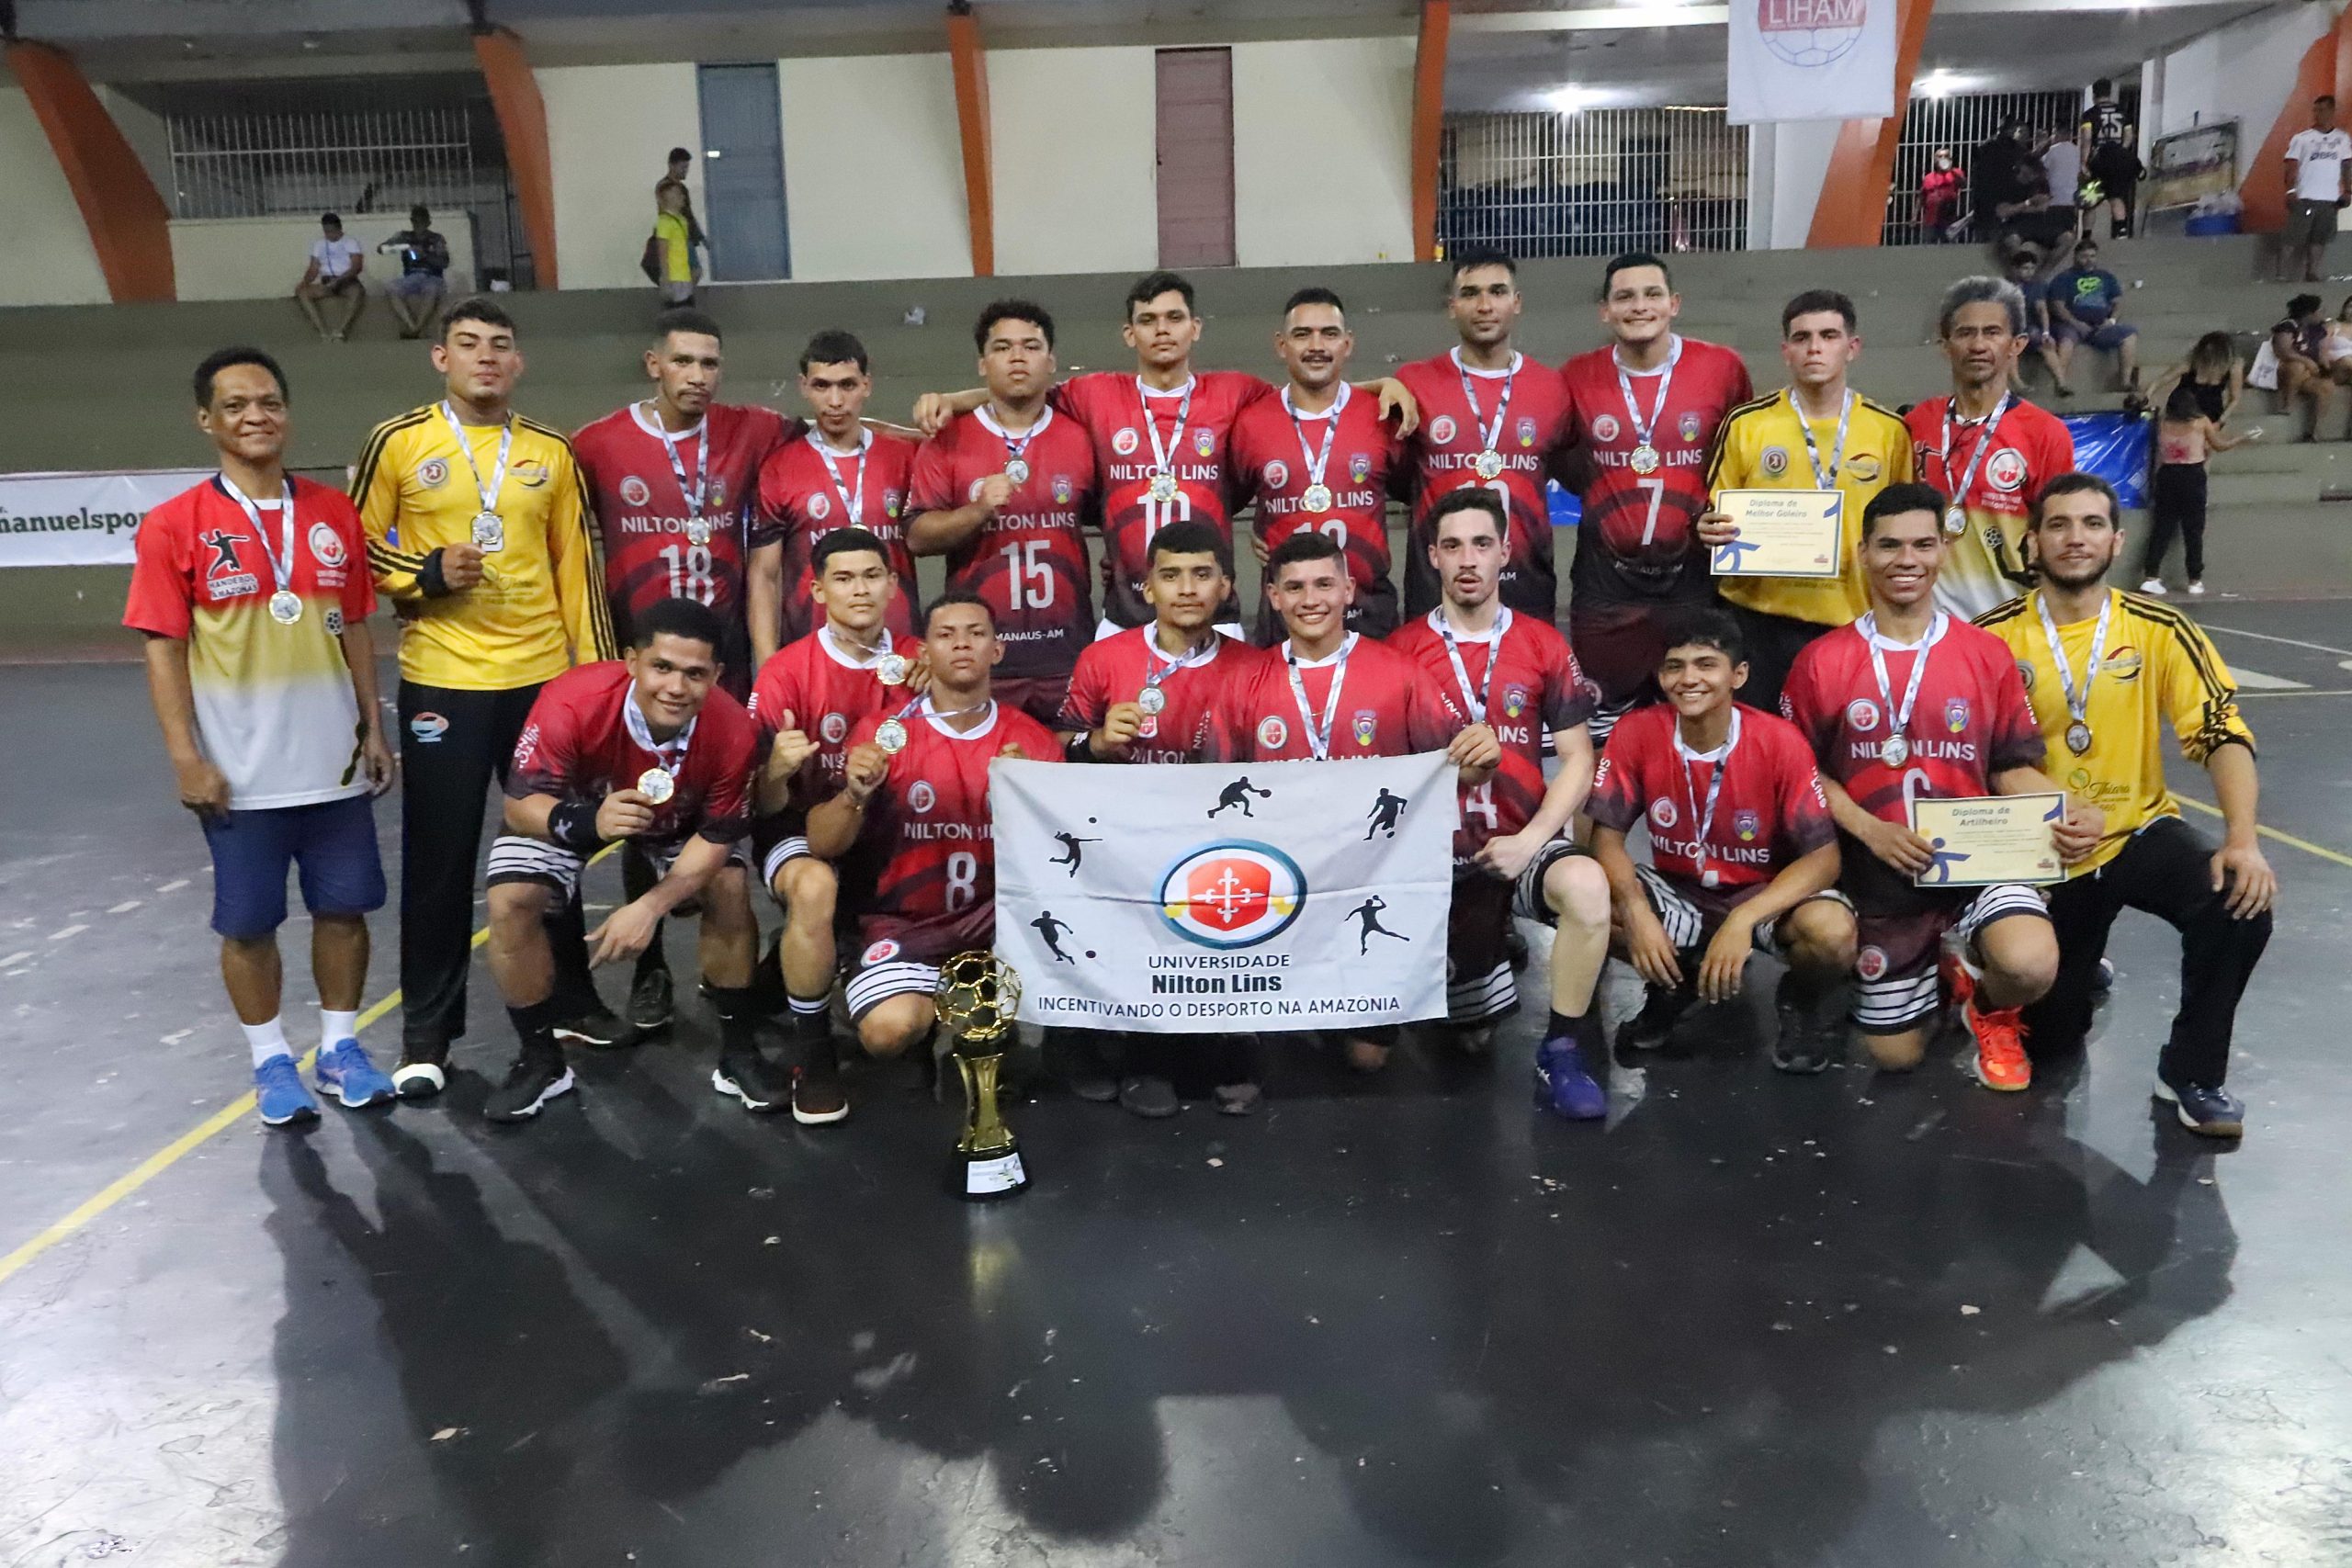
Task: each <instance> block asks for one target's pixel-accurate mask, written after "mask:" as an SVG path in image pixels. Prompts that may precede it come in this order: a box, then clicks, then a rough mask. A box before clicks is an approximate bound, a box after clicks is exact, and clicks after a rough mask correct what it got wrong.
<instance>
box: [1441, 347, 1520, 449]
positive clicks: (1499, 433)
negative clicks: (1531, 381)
mask: <svg viewBox="0 0 2352 1568" xmlns="http://www.w3.org/2000/svg"><path fill="white" fill-rule="evenodd" d="M1525 358H1526V356H1525V355H1521V354H1517V353H1514V354H1513V355H1511V356H1510V369H1509V370H1506V371H1504V372H1503V395H1502V398H1501V400H1499V401H1498V402H1497V403H1496V404H1495V419H1494V423H1492V424H1489V423H1487V416H1486V415H1484V414H1482V413H1480V412H1478V390H1477V389H1476V387H1475V386H1473V385H1472V384H1471V379H1472V378H1471V375H1470V367H1468V366H1466V365H1464V364H1463V363H1462V351H1461V350H1460V349H1458V348H1457V349H1455V350H1454V351H1453V368H1454V371H1455V373H1456V374H1457V375H1459V376H1460V377H1461V378H1462V400H1463V401H1464V402H1466V403H1468V404H1469V405H1470V423H1472V424H1473V425H1475V426H1476V427H1477V431H1478V439H1479V441H1480V442H1481V443H1483V444H1484V445H1483V450H1485V451H1488V452H1499V451H1501V450H1502V442H1503V416H1504V415H1505V414H1507V413H1509V412H1510V389H1511V383H1512V382H1514V381H1516V380H1518V379H1519V367H1520V366H1521V364H1522V363H1523V362H1524V360H1525Z"/></svg>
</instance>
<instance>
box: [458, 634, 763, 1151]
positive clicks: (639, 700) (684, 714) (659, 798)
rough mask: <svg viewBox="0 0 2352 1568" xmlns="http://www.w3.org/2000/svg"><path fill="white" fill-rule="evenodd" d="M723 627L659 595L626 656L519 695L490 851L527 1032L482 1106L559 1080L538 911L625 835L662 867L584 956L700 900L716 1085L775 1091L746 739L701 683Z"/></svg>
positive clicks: (513, 985) (510, 969)
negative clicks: (518, 724)
mask: <svg viewBox="0 0 2352 1568" xmlns="http://www.w3.org/2000/svg"><path fill="white" fill-rule="evenodd" d="M720 635H721V627H720V625H719V621H718V616H717V615H714V614H712V613H711V611H710V610H709V609H708V608H707V606H705V605H702V604H695V602H694V601H692V600H690V599H665V600H663V601H662V602H661V603H660V604H655V605H653V606H652V607H651V608H650V609H649V610H648V611H647V612H646V613H645V614H644V615H641V616H639V618H638V622H637V626H636V629H635V638H636V640H635V643H634V645H633V646H632V647H631V648H630V649H629V650H628V657H627V658H626V659H620V660H604V661H602V662H599V663H595V664H586V665H582V666H581V667H580V668H579V669H577V670H574V671H571V672H570V673H568V674H565V675H561V676H559V677H557V678H556V679H555V680H553V681H550V682H548V684H547V686H546V688H545V689H544V690H542V691H541V692H540V693H539V695H538V699H537V701H536V702H534V703H533V704H532V705H531V713H530V718H529V721H528V722H527V723H526V724H525V725H524V727H523V733H522V737H521V739H519V740H518V741H517V742H516V743H515V762H514V766H513V768H512V769H511V770H510V771H509V773H508V774H507V780H506V795H507V800H506V831H505V832H504V833H503V834H501V835H500V836H499V839H498V840H497V842H495V843H493V844H492V846H491V850H490V874H489V882H490V968H491V973H492V975H493V976H496V977H497V980H498V988H499V990H500V992H501V993H502V994H503V995H504V997H505V998H506V1010H507V1016H508V1017H510V1018H511V1019H513V1020H514V1021H515V1034H516V1036H517V1037H518V1038H519V1039H520V1040H521V1042H522V1051H521V1053H520V1055H517V1056H516V1057H515V1066H514V1067H513V1069H512V1070H511V1071H509V1072H508V1073H507V1075H506V1081H505V1082H504V1083H503V1084H501V1085H500V1086H499V1088H498V1089H496V1090H495V1091H493V1092H492V1095H491V1096H490V1099H489V1100H488V1101H487V1102H485V1103H484V1105H483V1106H482V1113H483V1114H484V1115H486V1116H488V1117H489V1118H490V1119H491V1120H492V1121H493V1122H526V1121H528V1120H530V1119H531V1118H532V1117H534V1116H536V1115H537V1114H538V1113H539V1111H540V1108H541V1107H543V1106H545V1105H546V1104H547V1102H548V1100H552V1099H554V1098H555V1097H556V1096H558V1095H560V1094H565V1093H569V1092H570V1091H571V1087H572V1080H571V1067H570V1066H567V1065H566V1064H565V1062H564V1059H563V1049H562V1047H561V1046H560V1045H559V1044H557V1043H556V1039H555V1034H554V1027H555V1024H556V1023H557V1021H558V1020H557V1017H556V1010H555V1007H554V1005H553V1003H552V1002H551V1000H550V996H551V993H552V991H553V988H554V982H555V969H554V954H553V953H552V951H551V949H550V947H549V945H548V937H547V932H546V930H545V928H544V927H543V926H542V924H541V923H540V922H541V918H542V917H543V916H544V915H545V914H546V912H547V911H548V908H551V907H552V905H553V902H554V901H555V900H558V899H561V898H569V897H571V895H572V893H573V892H574V890H575V889H576V888H577V887H578V886H579V883H580V874H581V873H582V871H583V870H584V869H586V867H587V864H588V862H589V860H590V859H591V858H592V857H593V856H594V855H595V854H596V853H597V852H599V851H600V850H603V849H604V848H605V846H606V845H608V844H611V843H613V842H615V841H616V840H621V839H633V840H637V842H638V844H639V846H640V847H642V848H643V849H644V850H645V852H646V853H647V856H648V858H649V859H650V860H651V861H652V863H653V864H654V866H655V868H656V869H657V870H658V872H659V873H660V875H661V880H660V881H659V882H657V883H655V884H654V886H653V887H652V889H651V890H650V891H649V892H647V893H646V894H645V895H644V896H643V897H639V898H636V899H633V900H631V901H630V902H629V903H627V904H624V905H623V906H621V908H618V909H616V910H615V911H614V912H613V914H612V916H611V917H610V918H609V919H606V920H605V923H604V924H603V925H601V926H599V927H598V928H597V929H596V930H595V931H593V932H591V933H590V935H589V941H590V942H591V943H592V944H593V948H592V955H593V957H594V962H596V963H597V964H607V963H612V962H615V961H616V960H622V959H632V958H635V957H636V956H637V955H638V954H639V953H642V952H643V951H644V950H645V945H646V943H647V942H650V941H651V940H652V938H653V933H654V931H655V930H656V929H657V928H658V927H659V925H660V924H661V921H662V918H663V917H664V916H666V915H669V914H672V913H674V912H676V911H677V910H679V909H680V908H683V907H684V906H685V905H687V904H688V903H689V902H691V901H695V900H699V901H700V907H701V911H702V975H703V983H704V986H705V987H706V988H707V993H708V995H709V997H710V1002H711V1007H712V1009H713V1010H715V1011H716V1012H717V1013H718V1031H719V1056H718V1070H717V1071H715V1072H713V1073H712V1074H711V1079H710V1082H711V1087H712V1088H713V1089H717V1090H718V1092H719V1093H721V1094H729V1095H733V1096H734V1097H735V1098H737V1099H738V1100H741V1101H742V1102H743V1104H744V1107H745V1108H746V1109H747V1110H752V1111H773V1110H775V1109H776V1108H778V1107H779V1106H781V1105H783V1104H784V1102H785V1100H786V1090H785V1089H781V1088H779V1087H777V1085H776V1084H775V1080H774V1078H773V1077H771V1074H770V1072H769V1069H768V1066H767V1064H766V1063H765V1062H764V1061H763V1060H762V1059H761V1056H760V1053H759V1045H758V1041H757V1039H756V1036H755V1035H754V1032H753V1029H754V1025H755V1023H756V1021H757V1015H756V1013H755V1010H754V1009H753V1006H752V999H751V997H750V994H749V989H748V988H749V987H750V985H751V980H752V957H753V954H754V953H755V951H756V948H757V943H758V937H759V927H758V925H757V923H756V922H755V921H754V919H752V888H751V877H750V866H749V864H748V862H747V858H746V857H745V855H744V854H743V852H741V849H740V848H738V847H737V840H740V839H741V837H742V835H743V831H744V829H745V828H746V826H747V825H748V820H749V812H748V807H747V805H746V802H745V799H744V783H745V780H746V779H748V778H749V776H750V774H751V771H752V752H753V750H754V736H753V731H752V720H751V717H750V716H748V715H747V714H745V713H744V711H743V707H742V705H741V704H740V703H738V702H736V700H735V699H734V698H732V697H730V696H729V695H728V694H726V693H725V692H722V691H719V690H718V689H717V688H716V687H715V686H714V684H713V682H715V681H716V680H717V679H718V644H719V637H720Z"/></svg>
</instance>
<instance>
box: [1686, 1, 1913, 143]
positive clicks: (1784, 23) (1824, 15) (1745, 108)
mask: <svg viewBox="0 0 2352 1568" xmlns="http://www.w3.org/2000/svg"><path fill="white" fill-rule="evenodd" d="M1894 23H1895V0H1732V6H1731V26H1730V28H1729V31H1730V33H1731V63H1730V68H1729V69H1730V74H1729V78H1728V83H1727V92H1728V94H1729V96H1727V97H1726V98H1725V99H1724V102H1725V104H1726V105H1727V106H1728V107H1727V109H1726V111H1725V118H1727V119H1729V120H1730V122H1731V123H1732V124H1734V125H1757V124H1762V123H1766V122H1769V121H1771V120H1776V119H1860V118H1868V117H1871V116H1873V115H1875V116H1882V117H1883V116H1886V115H1891V114H1893V113H1894V110H1895V104H1894Z"/></svg>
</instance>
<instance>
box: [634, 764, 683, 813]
mask: <svg viewBox="0 0 2352 1568" xmlns="http://www.w3.org/2000/svg"><path fill="white" fill-rule="evenodd" d="M637 793H638V794H639V795H643V796H645V798H646V799H648V800H650V801H651V802H652V803H653V804H654V805H656V806H660V805H662V804H663V803H664V802H666V801H667V800H668V799H669V798H670V797H671V796H672V795H675V794H677V793H678V780H677V775H676V774H674V773H671V772H670V770H669V769H667V768H648V769H646V770H645V772H643V773H639V774H638V775H637Z"/></svg>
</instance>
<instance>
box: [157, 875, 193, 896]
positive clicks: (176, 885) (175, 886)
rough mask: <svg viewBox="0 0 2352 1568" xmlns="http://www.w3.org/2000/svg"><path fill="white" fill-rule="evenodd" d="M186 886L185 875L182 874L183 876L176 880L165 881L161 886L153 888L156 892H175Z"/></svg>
mask: <svg viewBox="0 0 2352 1568" xmlns="http://www.w3.org/2000/svg"><path fill="white" fill-rule="evenodd" d="M186 886H187V877H185V876H183V877H181V878H180V879H179V880H178V881H177V882H166V883H164V885H163V886H161V887H158V888H157V889H155V891H156V892H158V893H176V892H178V891H179V890H180V889H181V888H183V887H186Z"/></svg>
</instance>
